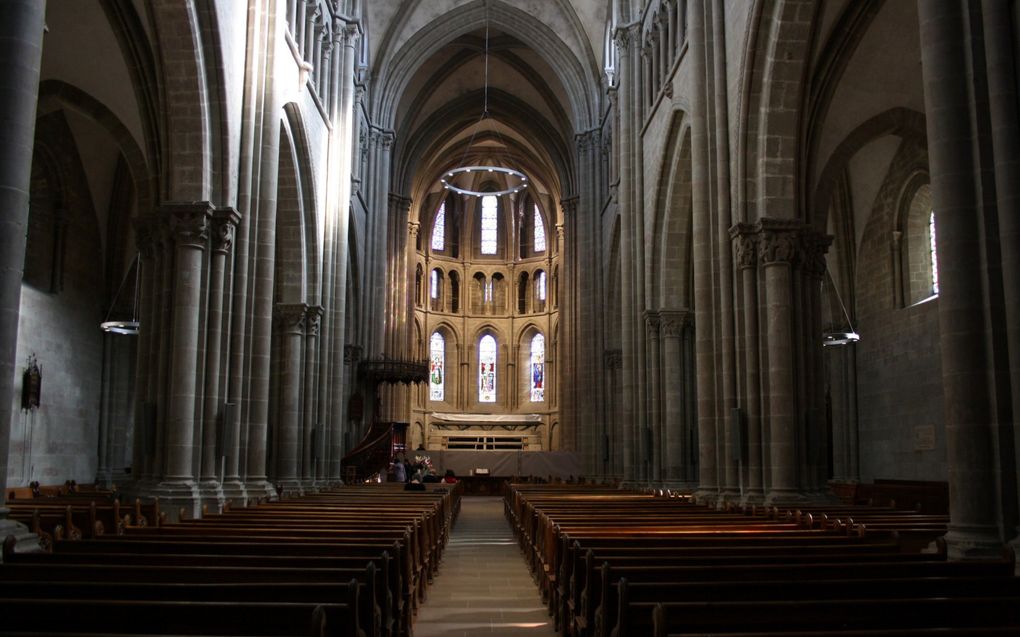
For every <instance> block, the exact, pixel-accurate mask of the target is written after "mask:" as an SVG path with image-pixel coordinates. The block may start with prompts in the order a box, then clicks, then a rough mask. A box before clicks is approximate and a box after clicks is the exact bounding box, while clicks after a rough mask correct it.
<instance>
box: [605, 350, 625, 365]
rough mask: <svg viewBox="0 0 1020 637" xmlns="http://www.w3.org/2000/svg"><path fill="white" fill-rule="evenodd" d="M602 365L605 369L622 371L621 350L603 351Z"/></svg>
mask: <svg viewBox="0 0 1020 637" xmlns="http://www.w3.org/2000/svg"><path fill="white" fill-rule="evenodd" d="M602 364H603V366H604V367H605V368H606V369H623V350H622V349H607V350H605V351H603V352H602Z"/></svg>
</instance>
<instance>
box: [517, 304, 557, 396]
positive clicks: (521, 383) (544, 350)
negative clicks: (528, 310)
mask: <svg viewBox="0 0 1020 637" xmlns="http://www.w3.org/2000/svg"><path fill="white" fill-rule="evenodd" d="M536 337H541V339H539V341H536ZM515 342H516V345H517V347H516V349H517V360H516V364H517V370H518V373H517V379H516V384H517V392H516V394H517V404H518V405H520V407H521V408H522V409H524V410H526V411H527V410H538V411H542V410H545V409H546V407H547V406H548V405H549V403H550V398H551V396H550V394H549V392H548V391H547V390H548V389H549V388H550V387H551V385H550V384H549V381H550V378H549V377H548V374H546V370H547V366H546V360H547V359H548V357H549V351H550V350H549V348H550V346H551V344H552V339H550V338H549V335H548V334H546V333H545V332H543V331H542V329H541V327H540V326H539V325H537V324H535V323H528V324H527V325H525V326H524V327H523V328H522V329H521V330H519V331H518V334H517V338H516V339H515ZM536 345H540V346H541V347H540V348H539V349H540V350H541V351H538V350H536Z"/></svg>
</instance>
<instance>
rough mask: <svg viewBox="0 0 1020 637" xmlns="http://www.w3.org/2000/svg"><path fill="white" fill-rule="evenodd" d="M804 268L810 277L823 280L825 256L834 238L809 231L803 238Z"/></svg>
mask: <svg viewBox="0 0 1020 637" xmlns="http://www.w3.org/2000/svg"><path fill="white" fill-rule="evenodd" d="M801 244H802V251H803V252H802V254H803V267H804V272H806V273H807V274H808V276H811V277H814V278H816V279H821V278H822V277H824V276H825V267H826V266H825V254H826V252H828V251H829V246H830V245H831V244H832V236H831V235H827V234H824V233H821V232H814V231H807V232H804V233H803V235H802V236H801Z"/></svg>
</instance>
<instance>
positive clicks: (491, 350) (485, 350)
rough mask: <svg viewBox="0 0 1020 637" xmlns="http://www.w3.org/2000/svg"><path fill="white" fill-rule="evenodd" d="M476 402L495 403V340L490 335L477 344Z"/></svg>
mask: <svg viewBox="0 0 1020 637" xmlns="http://www.w3.org/2000/svg"><path fill="white" fill-rule="evenodd" d="M478 402H480V403H494V402H496V339H495V338H493V337H492V335H491V334H486V335H485V336H483V337H482V340H481V342H480V343H478Z"/></svg>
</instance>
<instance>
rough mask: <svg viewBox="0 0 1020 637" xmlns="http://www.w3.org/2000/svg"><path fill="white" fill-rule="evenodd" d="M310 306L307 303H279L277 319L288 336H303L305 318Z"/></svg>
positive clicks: (277, 305)
mask: <svg viewBox="0 0 1020 637" xmlns="http://www.w3.org/2000/svg"><path fill="white" fill-rule="evenodd" d="M307 313H308V305H307V304H305V303H277V304H276V319H277V321H278V322H279V324H280V329H281V330H283V332H285V333H287V334H296V335H302V334H304V333H305V316H306V315H307Z"/></svg>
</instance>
